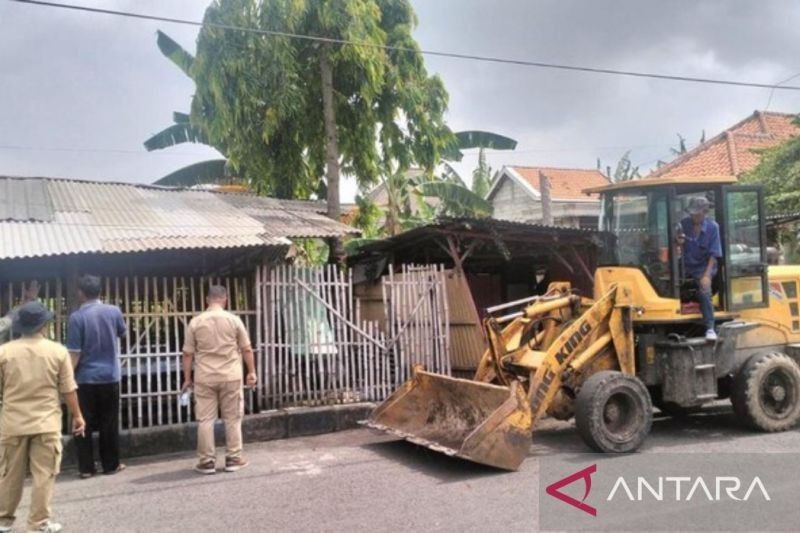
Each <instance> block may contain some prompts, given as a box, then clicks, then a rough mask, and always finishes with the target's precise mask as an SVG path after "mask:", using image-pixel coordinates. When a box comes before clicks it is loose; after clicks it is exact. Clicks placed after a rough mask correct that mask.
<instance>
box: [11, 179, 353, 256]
mask: <svg viewBox="0 0 800 533" xmlns="http://www.w3.org/2000/svg"><path fill="white" fill-rule="evenodd" d="M319 211H320V206H319V205H318V203H317V202H309V203H302V202H298V201H284V200H276V199H272V198H259V197H256V196H251V195H243V194H225V193H214V192H210V191H202V190H192V189H173V188H164V187H155V186H149V185H136V184H130V183H111V182H94V181H81V180H68V179H60V178H20V177H8V176H0V235H2V239H0V259H16V258H25V257H46V256H53V255H67V254H84V253H119V252H146V251H151V250H178V249H201V248H215V249H224V248H241V247H288V245H289V244H290V241H289V240H288V239H289V238H303V237H342V236H345V235H349V234H354V233H358V232H357V230H354V229H353V228H351V227H349V226H346V225H344V224H340V223H338V222H336V221H333V220H330V219H328V218H326V217H325V216H324V215H323V214H322V213H320V212H319Z"/></svg>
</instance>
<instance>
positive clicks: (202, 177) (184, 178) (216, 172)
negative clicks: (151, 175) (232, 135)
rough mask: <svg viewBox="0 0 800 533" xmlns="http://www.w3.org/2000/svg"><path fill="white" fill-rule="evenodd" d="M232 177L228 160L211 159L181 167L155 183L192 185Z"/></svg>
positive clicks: (215, 181)
mask: <svg viewBox="0 0 800 533" xmlns="http://www.w3.org/2000/svg"><path fill="white" fill-rule="evenodd" d="M230 181H231V177H230V176H229V175H228V172H227V161H225V160H224V159H211V160H209V161H200V162H199V163H193V164H191V165H188V166H185V167H183V168H181V169H178V170H176V171H175V172H172V173H171V174H167V175H166V176H164V177H163V178H161V179H160V180H158V181H156V182H155V183H154V185H163V186H165V187H191V186H193V185H203V184H208V183H217V184H221V183H228V182H230Z"/></svg>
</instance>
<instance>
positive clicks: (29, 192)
mask: <svg viewBox="0 0 800 533" xmlns="http://www.w3.org/2000/svg"><path fill="white" fill-rule="evenodd" d="M5 220H13V221H18V222H26V221H29V220H38V221H41V222H47V221H50V220H53V202H52V200H51V198H50V193H49V191H48V190H47V187H46V184H45V183H44V182H42V181H41V180H37V179H19V180H0V221H5Z"/></svg>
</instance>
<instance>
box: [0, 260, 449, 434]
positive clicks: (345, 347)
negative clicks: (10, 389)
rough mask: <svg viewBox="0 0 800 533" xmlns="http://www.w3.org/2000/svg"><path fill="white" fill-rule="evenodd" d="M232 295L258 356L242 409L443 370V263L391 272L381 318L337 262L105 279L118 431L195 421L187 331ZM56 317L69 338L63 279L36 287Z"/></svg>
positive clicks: (368, 395)
mask: <svg viewBox="0 0 800 533" xmlns="http://www.w3.org/2000/svg"><path fill="white" fill-rule="evenodd" d="M212 283H213V284H221V285H224V286H226V287H227V289H228V293H229V308H230V310H231V311H232V312H233V313H235V314H237V315H238V316H239V317H241V318H242V320H243V321H244V323H245V325H246V326H247V328H248V330H249V331H250V332H251V336H252V341H253V345H254V347H255V349H256V358H257V359H256V361H257V366H258V373H259V383H258V387H257V389H256V392H255V394H254V395H253V396H250V397H249V398H248V411H249V412H253V411H257V410H261V409H277V408H281V407H287V406H315V405H327V404H339V403H351V402H358V401H380V400H383V399H384V398H386V397H387V396H388V395H389V394H391V393H392V392H393V391H394V390H395V389H396V388H397V387H398V386H399V385H400V384H401V383H403V382H404V381H405V380H407V379H408V378H409V377H410V375H411V371H412V369H413V366H414V365H416V364H421V365H423V366H425V368H426V369H428V370H432V371H435V372H441V373H446V374H449V373H450V358H449V353H448V350H449V344H448V338H449V336H448V309H447V298H446V294H445V273H444V271H443V270H442V269H441V268H439V267H424V268H403V269H402V270H401V271H399V272H393V271H392V272H390V274H389V275H388V276H386V277H384V278H383V281H382V283H381V286H380V292H381V298H382V304H383V312H382V316H381V318H380V319H377V318H372V319H370V320H365V319H364V318H363V317H362V312H361V300H359V299H358V298H357V297H355V296H354V287H353V280H352V273H351V272H350V271H342V270H340V269H338V268H335V267H333V266H324V267H315V268H301V267H292V266H278V267H272V268H269V267H261V268H258V269H257V270H256V272H255V273H254V276H240V277H230V278H215V277H165V276H158V277H152V276H151V277H144V276H138V277H136V276H130V277H111V278H105V279H104V291H103V300H104V301H105V302H107V303H110V304H114V305H117V306H119V307H120V309H122V312H123V315H124V316H125V320H126V323H127V327H128V334H127V335H126V337H125V338H124V339H122V341H121V346H120V352H121V367H122V373H121V375H122V380H121V383H120V391H121V392H120V394H121V398H120V399H121V405H120V411H121V412H120V426H121V428H122V429H123V430H135V429H138V428H146V427H153V426H163V425H173V424H182V423H186V422H188V421H191V420H193V419H194V413H193V406H191V405H190V406H187V407H184V406H181V405H180V403H179V399H178V396H179V394H180V386H181V382H182V370H181V358H182V357H181V354H182V347H183V339H184V331H185V328H186V326H187V325H188V323H189V321H190V320H191V318H192V317H193V316H195V315H197V314H199V313H200V312H201V311H202V310H203V309H204V307H205V296H206V291H207V289H208V287H209V285H211V284H212ZM40 284H41V290H40V299H41V300H42V302H43V303H44V304H45V305H46V306H48V307H49V308H51V309H53V310H54V311H55V312H56V320H55V321H54V323H53V326H52V328H51V331H50V336H51V337H52V338H53V339H55V340H58V341H60V342H64V341H65V340H66V329H67V327H66V324H67V319H68V309H67V302H66V289H65V285H66V284H65V283H64V282H62V281H61V280H57V279H53V280H44V281H40ZM25 288H26V285H25V283H5V284H2V285H1V286H0V312H2V313H6V312H8V311H9V310H10V309H12V308H13V307H14V306H15V305H18V304H19V303H20V301H21V298H22V295H23V293H24V289H25Z"/></svg>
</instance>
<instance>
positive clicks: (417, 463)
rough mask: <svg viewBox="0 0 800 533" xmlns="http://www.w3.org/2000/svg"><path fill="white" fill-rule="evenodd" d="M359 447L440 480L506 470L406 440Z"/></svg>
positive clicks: (475, 476)
mask: <svg viewBox="0 0 800 533" xmlns="http://www.w3.org/2000/svg"><path fill="white" fill-rule="evenodd" d="M362 448H364V449H367V450H370V451H372V452H374V453H376V454H378V455H380V456H381V457H383V458H384V459H387V460H390V461H393V462H396V463H399V464H402V465H404V466H406V467H408V468H411V469H413V470H416V471H418V472H421V473H423V474H425V475H427V476H430V477H433V478H436V479H438V480H439V481H440V482H441V483H458V482H461V481H469V480H474V479H478V478H482V477H488V476H496V475H502V474H504V473H507V472H506V471H505V470H500V469H497V468H492V467H490V466H486V465H481V464H478V463H473V462H472V461H465V460H464V459H459V458H457V457H450V456H448V455H445V454H443V453H438V452H434V451H433V450H429V449H428V448H425V447H424V446H417V445H416V444H412V443H410V442H408V441H405V440H399V441H389V442H374V443H370V444H364V445H363V446H362Z"/></svg>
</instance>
